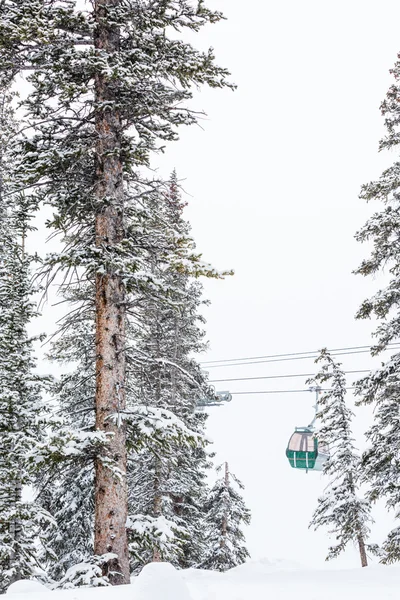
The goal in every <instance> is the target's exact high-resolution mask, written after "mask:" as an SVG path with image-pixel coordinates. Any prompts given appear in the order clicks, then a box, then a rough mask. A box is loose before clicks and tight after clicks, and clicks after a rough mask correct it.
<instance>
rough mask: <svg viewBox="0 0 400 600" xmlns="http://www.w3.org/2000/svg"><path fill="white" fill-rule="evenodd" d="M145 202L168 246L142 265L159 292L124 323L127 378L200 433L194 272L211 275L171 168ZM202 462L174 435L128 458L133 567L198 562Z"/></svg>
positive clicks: (138, 396) (197, 449) (143, 397)
mask: <svg viewBox="0 0 400 600" xmlns="http://www.w3.org/2000/svg"><path fill="white" fill-rule="evenodd" d="M149 201H150V204H151V208H150V210H151V212H153V213H154V212H155V211H158V212H159V213H160V214H161V215H162V218H161V219H160V223H159V226H161V229H159V231H158V236H159V239H161V238H162V237H164V238H165V240H164V246H165V247H166V248H167V249H168V251H167V252H166V253H165V255H164V257H163V258H161V260H160V259H158V260H157V257H156V256H154V255H153V254H152V253H151V252H149V257H148V261H149V270H150V271H151V273H152V276H153V278H154V279H155V280H156V281H158V282H159V286H160V292H159V294H158V295H157V296H153V297H148V298H147V299H146V298H142V299H140V302H139V304H138V305H137V306H136V312H135V319H133V320H131V323H130V326H131V327H132V329H133V333H132V334H131V335H132V339H133V340H136V345H135V346H134V349H133V352H131V353H128V372H130V370H133V374H132V378H129V380H132V382H133V383H134V384H135V385H136V390H135V392H134V398H133V400H134V403H135V402H136V403H139V404H144V405H146V406H151V407H155V408H164V409H168V410H170V411H171V412H172V413H173V414H175V415H176V416H177V417H179V418H180V419H182V421H183V422H184V423H185V425H186V426H187V427H188V428H189V430H191V431H196V432H197V433H198V434H199V435H200V436H202V435H203V433H204V424H205V420H206V415H205V414H204V413H197V412H196V411H195V409H196V406H197V403H198V401H199V400H200V399H201V398H204V397H209V396H211V395H212V390H211V389H210V388H209V386H208V385H207V381H206V379H205V376H204V374H203V373H202V372H201V369H200V367H199V364H198V363H197V362H196V361H195V359H194V355H195V354H198V353H199V352H202V351H203V350H204V349H205V347H206V346H205V344H204V339H203V338H204V331H203V330H202V324H203V322H204V319H203V317H202V316H201V314H200V312H199V310H200V307H201V304H203V303H204V300H202V287H201V285H200V284H199V283H198V282H197V281H195V280H194V278H193V276H198V275H201V274H202V275H205V276H211V277H215V276H217V274H216V273H215V271H213V270H212V269H211V268H210V267H208V266H207V265H204V264H203V263H202V262H201V260H200V256H199V255H197V254H196V253H195V245H194V242H193V240H192V238H191V236H190V226H189V224H188V223H187V222H186V221H185V220H184V218H183V209H184V207H185V203H184V202H183V201H182V198H181V194H180V190H179V185H178V181H177V176H176V173H175V172H174V173H173V174H172V175H171V178H170V181H169V183H168V186H167V189H166V190H165V191H164V192H163V193H161V194H159V195H158V196H155V197H154V196H153V197H152V198H150V199H149ZM136 300H139V298H136ZM209 466H210V465H209V458H208V455H207V451H206V449H205V448H204V446H203V443H200V444H197V445H196V446H194V447H192V448H187V447H185V446H182V444H180V443H179V442H177V443H175V444H174V445H173V447H172V448H171V449H170V452H169V453H166V454H164V455H160V453H157V452H154V454H153V455H149V454H148V453H147V452H143V453H141V454H139V455H136V456H134V455H133V456H131V457H130V460H129V479H128V481H130V482H132V483H130V485H129V490H130V514H131V518H130V522H131V527H130V537H131V546H130V547H131V552H132V557H133V565H134V569H135V570H137V569H140V568H141V566H143V565H144V564H146V563H147V562H149V561H151V560H168V561H169V562H172V563H173V564H175V565H176V566H178V567H188V566H197V565H198V564H199V563H200V562H201V559H202V554H203V552H204V535H203V531H202V525H203V523H202V519H203V515H202V508H203V504H204V500H205V496H206V493H207V486H206V482H205V478H206V470H207V468H209ZM137 490H141V493H136V491H137Z"/></svg>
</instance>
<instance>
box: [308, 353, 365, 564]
mask: <svg viewBox="0 0 400 600" xmlns="http://www.w3.org/2000/svg"><path fill="white" fill-rule="evenodd" d="M316 362H321V363H322V365H321V369H320V371H319V373H318V374H317V375H316V377H315V378H314V379H313V383H316V384H318V385H324V384H328V386H329V390H326V391H324V392H323V395H322V397H321V399H320V403H319V412H318V415H317V419H318V422H319V426H318V433H317V435H318V443H319V444H320V445H321V446H325V447H327V448H329V453H330V454H329V457H328V459H327V460H326V462H325V464H324V467H323V472H324V475H326V476H328V477H330V482H329V484H328V485H327V487H326V488H325V491H324V494H323V495H322V496H321V497H320V498H318V506H317V508H316V510H315V512H314V514H313V517H312V520H311V523H310V527H314V529H318V528H319V527H327V528H328V531H329V533H330V534H331V535H333V536H334V537H335V540H336V543H335V545H334V546H331V547H330V548H329V553H328V555H327V558H326V560H330V559H332V558H336V557H337V556H339V554H341V552H343V551H344V550H345V548H346V546H347V545H348V543H349V542H353V543H354V544H357V546H358V550H359V553H360V559H361V566H362V567H366V566H367V565H368V561H367V554H366V540H367V538H368V535H369V531H370V529H369V524H370V523H371V522H372V519H371V514H370V504H369V502H368V501H367V500H365V499H364V498H362V497H360V495H359V492H358V488H359V480H360V462H361V459H360V456H359V454H358V453H357V451H356V448H355V446H354V439H353V437H352V430H351V421H352V418H353V416H354V415H353V413H352V411H351V410H350V409H349V408H348V407H347V405H346V376H345V374H344V372H343V370H342V366H341V364H340V363H338V362H336V361H335V360H334V359H333V358H332V357H331V355H330V354H329V352H328V351H327V350H326V349H323V350H321V353H320V355H319V357H318V358H317V360H316Z"/></svg>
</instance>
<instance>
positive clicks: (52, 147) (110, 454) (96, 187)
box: [0, 0, 229, 584]
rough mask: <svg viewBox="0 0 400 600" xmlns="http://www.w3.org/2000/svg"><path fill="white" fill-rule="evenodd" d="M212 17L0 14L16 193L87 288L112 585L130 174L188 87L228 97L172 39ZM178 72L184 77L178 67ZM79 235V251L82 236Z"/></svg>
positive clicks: (187, 118) (124, 556)
mask: <svg viewBox="0 0 400 600" xmlns="http://www.w3.org/2000/svg"><path fill="white" fill-rule="evenodd" d="M221 18H222V15H221V14H220V13H218V12H215V11H214V12H213V11H210V10H208V9H207V8H206V7H205V5H204V2H203V0H198V1H197V2H191V1H190V0H180V1H179V2H176V1H175V0H155V1H154V0H151V1H150V0H145V1H143V0H95V1H94V2H78V1H71V0H59V1H58V2H54V1H53V0H32V2H29V3H27V2H21V1H18V2H5V3H3V4H1V6H0V40H1V42H0V62H1V64H2V68H3V69H5V70H6V71H7V70H8V72H11V73H14V72H16V71H22V70H24V69H25V70H28V73H29V74H28V76H27V79H28V80H29V83H30V85H31V86H32V91H31V93H30V95H29V97H28V98H26V99H25V101H24V102H23V109H24V110H25V112H26V126H25V127H24V128H23V131H21V136H22V138H21V137H20V141H21V144H20V146H19V149H18V148H17V150H16V155H15V160H16V166H17V172H18V173H19V174H20V178H19V182H18V185H19V189H20V190H22V189H28V188H29V189H30V190H31V191H32V193H33V194H35V196H36V199H37V202H38V203H39V202H41V201H43V202H47V203H49V204H51V205H52V207H53V209H54V219H53V220H52V223H51V224H50V226H51V227H53V228H54V229H55V230H56V231H58V232H59V233H60V234H61V235H64V234H65V233H66V232H67V234H68V235H67V237H66V239H65V240H64V242H65V251H64V252H62V253H61V254H60V255H59V256H58V257H54V261H53V262H54V263H55V264H56V265H58V268H59V269H64V270H66V278H67V279H68V278H69V276H74V275H75V274H77V273H79V277H81V278H85V277H87V278H88V279H89V280H94V281H95V285H96V304H95V308H96V338H95V339H96V360H97V366H96V371H95V373H96V428H97V430H99V431H100V432H105V433H110V434H113V435H112V436H109V440H110V441H109V444H108V445H107V446H106V447H104V448H103V450H102V451H101V452H100V455H99V456H98V457H97V458H96V479H95V522H96V524H95V542H94V545H95V553H96V555H99V556H101V555H105V554H107V555H110V553H111V554H112V553H115V554H117V555H118V559H115V560H113V561H111V562H110V563H109V565H108V567H107V565H105V566H104V574H105V575H107V574H108V572H109V575H110V578H111V580H112V583H114V584H118V583H127V582H128V581H129V564H128V562H129V561H128V549H127V539H126V533H125V523H126V517H127V489H126V479H125V473H126V439H125V427H124V423H123V421H120V420H118V419H117V420H115V419H113V415H115V414H116V413H118V412H119V411H121V410H123V409H124V407H125V389H126V386H125V384H126V369H125V366H126V365H125V323H126V313H125V307H126V293H127V292H129V290H130V289H132V288H134V287H135V286H136V285H137V281H136V277H135V274H136V272H137V264H136V261H135V248H134V247H131V245H130V244H129V242H128V240H127V238H126V235H125V234H126V221H125V216H124V215H125V212H124V209H125V204H126V199H127V195H128V193H129V191H128V190H129V183H130V182H132V181H135V178H136V173H135V166H136V165H145V164H148V159H149V154H150V153H151V152H152V151H153V150H156V149H157V148H159V147H160V145H161V146H163V145H164V144H165V142H166V141H169V140H174V139H176V138H177V131H176V129H177V127H178V126H179V125H181V124H192V123H195V122H196V119H197V117H196V114H195V112H194V111H193V110H189V109H188V108H186V107H185V101H187V100H188V99H190V98H191V87H192V86H193V85H202V84H206V85H209V86H211V87H223V86H226V85H229V84H228V83H227V81H226V76H227V71H226V70H225V69H221V68H219V67H217V66H216V65H215V62H214V55H213V52H212V50H210V51H208V52H199V51H197V50H196V49H195V48H194V47H193V46H192V45H191V44H189V43H185V42H183V41H182V40H181V39H179V35H177V34H179V33H181V32H182V31H185V30H186V31H191V32H197V31H199V30H200V29H201V28H202V27H203V26H204V25H206V24H208V23H215V22H218V21H219V20H220V19H221ZM188 65H190V67H188ZM88 231H90V232H91V243H90V244H89V245H87V240H88V237H87V235H82V233H83V232H85V233H87V232H88Z"/></svg>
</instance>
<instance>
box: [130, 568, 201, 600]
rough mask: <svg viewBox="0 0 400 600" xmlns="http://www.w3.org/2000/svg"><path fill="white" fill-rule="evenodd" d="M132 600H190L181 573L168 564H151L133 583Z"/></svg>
mask: <svg viewBox="0 0 400 600" xmlns="http://www.w3.org/2000/svg"><path fill="white" fill-rule="evenodd" d="M132 600H192V599H191V596H190V594H189V590H188V588H187V586H186V583H185V582H184V580H183V577H182V574H181V571H177V570H176V569H175V568H174V567H173V566H172V565H170V564H168V563H151V564H149V565H147V566H146V567H144V569H143V570H142V572H141V573H140V575H139V577H138V578H137V579H136V581H135V582H134V584H133V590H132Z"/></svg>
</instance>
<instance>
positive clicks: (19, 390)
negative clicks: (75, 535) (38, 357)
mask: <svg viewBox="0 0 400 600" xmlns="http://www.w3.org/2000/svg"><path fill="white" fill-rule="evenodd" d="M11 102H12V95H11V94H10V93H9V90H8V89H7V88H3V89H1V90H0V120H1V127H0V130H1V134H0V183H1V185H0V382H1V385H0V438H1V447H0V592H4V591H5V590H6V589H7V587H8V586H9V585H10V584H11V583H13V582H14V581H16V580H18V579H21V578H30V577H33V576H35V575H37V576H43V575H44V571H43V570H42V568H41V566H40V564H41V563H40V556H41V555H42V553H43V552H42V551H43V548H42V544H43V543H45V537H44V536H43V531H44V530H45V529H46V530H47V529H49V528H50V527H51V526H52V519H51V518H50V515H49V514H48V513H47V512H46V511H45V510H43V509H42V507H41V506H40V505H39V504H38V503H36V502H35V501H33V500H31V499H29V498H28V495H27V490H28V489H29V488H30V487H31V486H32V484H33V483H34V480H35V477H36V463H37V460H38V457H37V450H38V446H39V445H40V443H41V442H42V441H43V428H44V423H45V410H44V403H43V400H42V393H43V388H44V384H45V379H43V378H41V377H39V375H37V374H36V372H35V366H36V365H35V360H34V357H33V343H34V339H32V338H30V337H29V336H28V333H27V327H28V325H29V323H30V321H31V320H32V318H33V317H34V316H35V315H36V308H35V305H34V303H33V301H32V293H33V290H32V285H31V274H30V264H31V257H30V256H28V255H27V254H26V253H25V251H24V240H25V236H26V233H27V230H28V228H29V218H28V214H27V210H26V206H27V201H25V198H24V197H23V196H20V197H12V196H10V195H9V189H10V188H9V181H10V161H9V156H8V152H7V147H8V142H9V139H8V136H10V134H11V133H12V132H13V130H14V129H15V123H13V121H12V110H11ZM42 566H45V565H42Z"/></svg>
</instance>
